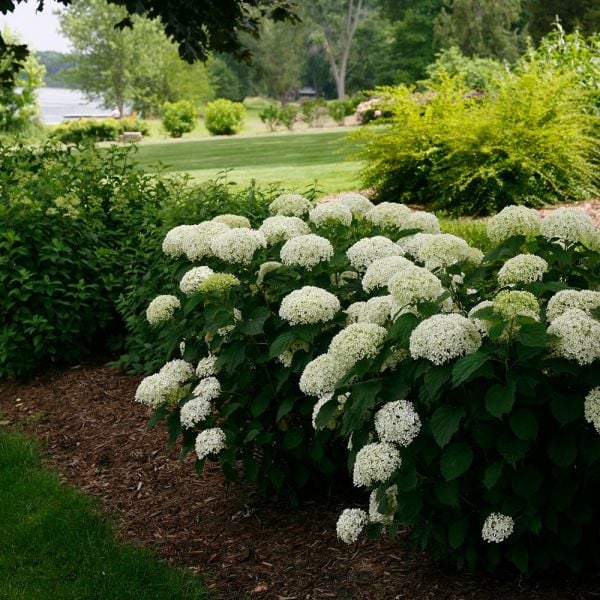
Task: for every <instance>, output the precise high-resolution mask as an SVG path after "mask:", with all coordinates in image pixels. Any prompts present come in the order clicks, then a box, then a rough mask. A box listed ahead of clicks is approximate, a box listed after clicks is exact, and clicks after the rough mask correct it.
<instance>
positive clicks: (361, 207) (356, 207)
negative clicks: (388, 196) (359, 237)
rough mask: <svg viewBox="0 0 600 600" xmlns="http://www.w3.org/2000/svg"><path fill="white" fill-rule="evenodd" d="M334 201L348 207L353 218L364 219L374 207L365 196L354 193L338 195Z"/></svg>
mask: <svg viewBox="0 0 600 600" xmlns="http://www.w3.org/2000/svg"><path fill="white" fill-rule="evenodd" d="M335 201H336V202H337V203H338V204H343V205H344V206H346V207H348V208H349V209H350V212H352V214H353V215H354V216H355V217H356V216H360V217H364V216H365V215H366V214H367V213H368V212H369V211H370V210H371V209H372V208H373V207H374V206H375V205H374V204H373V203H372V202H371V201H370V200H369V199H368V198H367V197H366V196H363V195H362V194H357V193H356V192H346V193H344V194H340V195H339V196H338V197H337V199H336V200H335Z"/></svg>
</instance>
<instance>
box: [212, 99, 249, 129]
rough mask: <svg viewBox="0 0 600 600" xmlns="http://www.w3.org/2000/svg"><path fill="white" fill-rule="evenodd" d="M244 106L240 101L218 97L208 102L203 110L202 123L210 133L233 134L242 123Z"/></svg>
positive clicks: (244, 112)
mask: <svg viewBox="0 0 600 600" xmlns="http://www.w3.org/2000/svg"><path fill="white" fill-rule="evenodd" d="M245 118H246V108H245V106H244V105H243V104H242V103H241V102H232V101H231V100H225V99H224V98H220V99H218V100H214V101H213V102H209V103H208V104H207V105H206V110H205V112H204V124H205V125H206V129H208V131H209V133H211V134H212V135H233V134H235V133H238V131H240V130H241V129H242V126H243V125H244V119H245Z"/></svg>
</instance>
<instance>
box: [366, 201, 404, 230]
mask: <svg viewBox="0 0 600 600" xmlns="http://www.w3.org/2000/svg"><path fill="white" fill-rule="evenodd" d="M410 214H411V210H410V208H408V206H405V205H404V204H396V203H395V202H382V203H381V204H377V205H375V206H374V207H373V208H372V209H371V210H370V211H369V212H367V214H366V215H365V216H366V218H367V220H368V221H370V222H371V223H372V224H373V225H376V226H377V227H383V228H385V227H388V228H389V227H396V228H398V229H408V227H407V226H406V221H407V219H408V217H409V216H410Z"/></svg>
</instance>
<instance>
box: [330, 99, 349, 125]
mask: <svg viewBox="0 0 600 600" xmlns="http://www.w3.org/2000/svg"><path fill="white" fill-rule="evenodd" d="M354 110H355V105H354V102H353V101H352V100H330V101H329V102H328V103H327V114H328V115H329V116H330V117H331V118H332V119H333V120H334V121H335V122H336V123H337V124H338V125H343V124H344V121H345V119H346V117H349V116H350V115H353V114H354Z"/></svg>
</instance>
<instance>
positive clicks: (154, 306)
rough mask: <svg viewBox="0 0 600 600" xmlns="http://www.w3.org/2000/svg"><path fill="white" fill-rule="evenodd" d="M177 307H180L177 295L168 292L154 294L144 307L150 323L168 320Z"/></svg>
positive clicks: (154, 323) (155, 323) (156, 323)
mask: <svg viewBox="0 0 600 600" xmlns="http://www.w3.org/2000/svg"><path fill="white" fill-rule="evenodd" d="M178 308H181V302H180V301H179V298H177V296H171V295H170V294H163V295H161V296H156V298H154V300H152V302H150V304H149V305H148V308H147V309H146V319H147V320H148V323H150V325H158V324H159V323H163V322H164V321H170V320H171V319H172V318H173V315H174V314H175V311H176V310H177V309H178Z"/></svg>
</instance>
